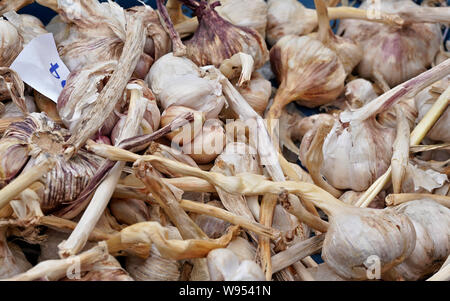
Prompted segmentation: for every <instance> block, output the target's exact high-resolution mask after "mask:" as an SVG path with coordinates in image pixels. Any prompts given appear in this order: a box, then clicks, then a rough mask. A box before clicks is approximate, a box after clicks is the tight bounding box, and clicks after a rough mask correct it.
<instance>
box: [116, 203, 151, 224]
mask: <svg viewBox="0 0 450 301" xmlns="http://www.w3.org/2000/svg"><path fill="white" fill-rule="evenodd" d="M109 208H110V210H111V214H112V215H113V216H114V217H115V218H116V219H117V221H118V222H120V223H122V224H126V225H133V224H136V223H140V222H146V221H149V220H150V212H149V209H148V207H147V205H146V204H145V202H144V201H141V200H137V199H112V200H111V201H110V202H109Z"/></svg>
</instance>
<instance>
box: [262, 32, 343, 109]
mask: <svg viewBox="0 0 450 301" xmlns="http://www.w3.org/2000/svg"><path fill="white" fill-rule="evenodd" d="M270 62H271V63H272V69H273V70H274V73H275V74H276V76H277V78H278V81H279V82H280V87H279V88H278V91H277V94H276V96H275V99H274V103H273V104H272V107H271V108H270V112H269V116H270V117H272V118H279V117H280V116H281V111H282V109H283V107H284V106H285V105H287V104H288V103H290V102H292V101H294V100H296V101H297V102H298V103H299V104H301V105H304V106H307V107H316V106H319V105H322V104H325V103H329V102H331V101H333V100H335V99H336V98H337V97H338V96H339V95H340V94H341V92H342V91H343V89H344V80H345V77H346V74H345V69H344V66H343V65H342V63H341V62H340V60H339V57H338V56H337V55H336V53H335V52H334V51H332V50H331V49H329V48H327V47H326V46H325V45H324V44H323V43H322V42H320V41H318V40H316V39H314V38H311V37H308V36H302V37H297V36H292V35H289V36H285V37H283V38H282V39H280V40H279V41H278V42H277V44H275V46H273V48H272V49H271V50H270Z"/></svg>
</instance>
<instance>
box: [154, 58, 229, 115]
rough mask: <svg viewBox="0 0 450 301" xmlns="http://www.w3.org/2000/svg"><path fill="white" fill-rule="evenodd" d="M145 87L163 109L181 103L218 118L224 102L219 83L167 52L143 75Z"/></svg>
mask: <svg viewBox="0 0 450 301" xmlns="http://www.w3.org/2000/svg"><path fill="white" fill-rule="evenodd" d="M146 82H147V84H148V86H149V87H150V88H151V89H152V91H153V93H154V94H155V96H156V99H157V100H158V103H159V105H160V107H161V108H162V109H163V110H166V109H167V108H169V107H170V106H184V107H187V108H190V109H193V110H195V111H200V112H204V113H205V114H206V118H207V119H209V118H217V117H218V116H219V113H220V112H221V111H222V108H223V106H224V104H225V97H224V96H223V94H222V86H221V84H220V83H219V81H218V80H217V79H214V78H210V76H209V75H208V74H206V73H205V72H204V71H203V70H202V69H200V68H199V67H197V65H195V64H194V63H193V62H192V61H191V60H189V59H187V58H184V57H176V56H174V55H173V53H169V54H166V55H165V56H163V57H161V58H160V59H159V60H158V61H156V62H155V63H154V64H153V66H152V68H151V69H150V72H149V73H148V75H147V77H146Z"/></svg>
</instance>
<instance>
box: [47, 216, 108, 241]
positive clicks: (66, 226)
mask: <svg viewBox="0 0 450 301" xmlns="http://www.w3.org/2000/svg"><path fill="white" fill-rule="evenodd" d="M38 223H39V224H40V225H42V226H46V227H49V228H52V229H54V230H57V231H61V232H69V233H70V232H72V231H73V230H74V229H75V228H76V227H77V225H78V223H76V222H73V221H70V220H67V219H64V218H60V217H56V216H51V215H50V216H41V217H40V218H39V222H38ZM111 237H112V234H109V233H105V232H104V231H102V230H100V229H97V228H94V230H92V232H91V234H90V235H89V238H88V239H89V240H91V241H102V240H107V239H110V238H111Z"/></svg>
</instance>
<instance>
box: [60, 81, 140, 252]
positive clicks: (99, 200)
mask: <svg viewBox="0 0 450 301" xmlns="http://www.w3.org/2000/svg"><path fill="white" fill-rule="evenodd" d="M130 88H131V96H130V106H129V109H128V116H127V120H126V122H125V125H124V128H123V129H122V132H121V133H120V135H119V139H118V141H119V142H120V141H122V140H123V139H125V138H129V137H133V136H134V135H136V134H137V133H138V131H139V127H140V124H141V122H142V119H143V117H144V113H145V110H146V108H147V100H146V99H145V98H144V97H143V91H142V89H141V87H140V86H137V85H130ZM124 166H125V163H124V162H117V163H116V164H115V166H114V167H113V168H112V170H111V173H110V174H109V175H108V176H107V177H106V178H105V179H104V181H103V182H102V183H101V184H100V185H99V186H98V188H97V190H96V191H95V194H94V196H93V197H92V200H91V202H90V203H89V206H88V207H87V209H86V211H85V212H84V213H83V216H82V217H81V219H80V222H79V223H78V225H77V227H76V228H75V230H74V231H73V232H72V234H71V235H70V237H69V238H68V239H67V241H64V242H62V243H61V244H60V245H59V246H58V248H59V255H60V256H61V257H68V256H71V255H75V254H77V253H78V252H79V251H81V249H83V247H84V245H85V244H86V242H87V240H88V236H89V234H90V233H91V232H92V230H93V229H94V227H95V225H96V224H97V222H98V220H99V219H100V217H101V215H102V213H103V212H104V211H105V209H106V206H107V205H108V202H109V200H110V199H111V196H112V194H113V192H114V187H115V186H116V185H117V182H118V181H119V178H120V175H121V173H122V169H123V167H124Z"/></svg>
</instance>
